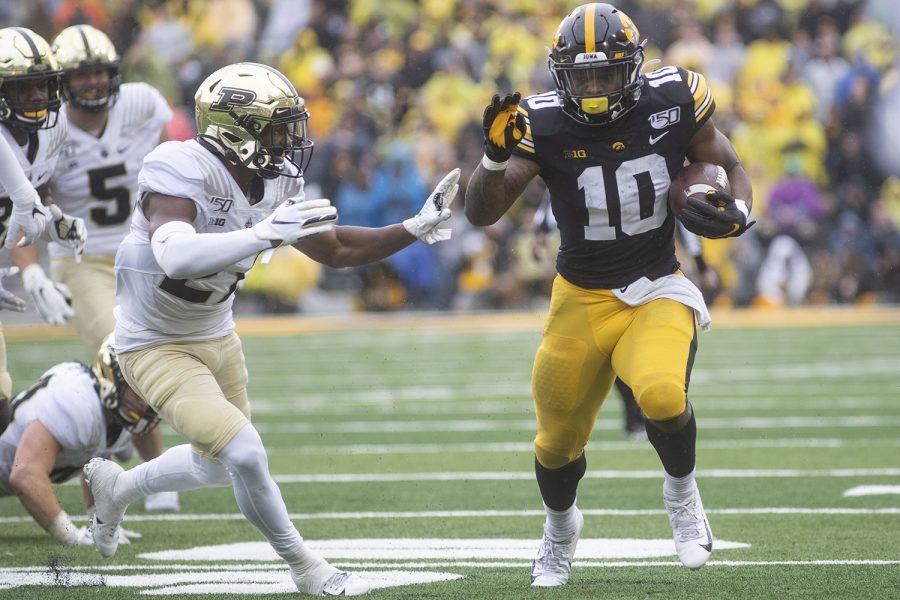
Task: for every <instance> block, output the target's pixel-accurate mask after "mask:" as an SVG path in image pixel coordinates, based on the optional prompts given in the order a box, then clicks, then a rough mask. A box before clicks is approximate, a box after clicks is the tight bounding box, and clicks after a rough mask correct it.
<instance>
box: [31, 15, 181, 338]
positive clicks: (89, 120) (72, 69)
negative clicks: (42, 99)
mask: <svg viewBox="0 0 900 600" xmlns="http://www.w3.org/2000/svg"><path fill="white" fill-rule="evenodd" d="M51 47H52V49H53V52H54V54H55V55H56V59H57V61H58V62H59V66H60V68H61V69H62V70H63V76H62V82H63V84H62V93H63V99H64V100H65V103H64V104H63V106H62V109H61V110H60V112H61V114H62V115H63V116H64V117H65V118H66V120H67V122H68V133H67V135H66V138H65V140H64V141H63V145H62V149H61V151H60V158H59V161H58V162H57V163H56V168H55V169H54V170H53V173H52V175H51V178H50V197H51V198H52V201H53V203H54V204H56V205H58V206H59V207H60V208H61V209H62V210H63V212H65V213H67V214H70V215H73V216H76V217H81V218H82V219H83V220H84V223H85V226H86V227H87V232H88V240H89V241H88V242H87V244H86V245H85V249H84V256H83V258H82V260H81V262H80V263H76V262H75V260H74V258H73V257H72V256H71V252H66V251H65V249H64V248H61V247H59V246H57V245H56V244H50V246H49V253H50V257H51V264H50V272H51V276H52V279H53V281H57V282H59V283H61V284H63V285H64V286H66V288H67V289H68V290H69V291H70V292H71V304H72V310H73V311H74V313H75V314H74V316H73V317H72V322H73V324H74V325H75V329H76V330H77V331H78V335H79V337H81V339H82V341H83V342H84V343H85V345H87V347H88V349H89V350H90V351H91V353H95V352H97V349H98V348H99V347H100V343H101V341H102V340H103V339H104V338H105V337H106V336H107V335H108V334H109V333H111V332H112V330H113V329H114V328H115V325H116V322H115V317H114V316H113V308H114V307H115V305H116V297H115V296H116V278H115V273H114V272H113V263H114V261H115V255H116V250H117V249H118V247H119V243H121V241H122V239H123V238H124V237H125V236H126V235H127V234H128V226H129V222H130V217H131V208H132V206H133V205H134V202H135V201H136V200H137V176H138V172H139V171H140V169H141V163H142V162H143V160H144V156H145V155H146V154H147V153H148V152H150V150H152V149H153V148H155V147H156V146H157V144H158V143H159V142H162V141H165V140H166V139H167V137H166V135H165V126H166V124H167V123H168V122H169V121H170V120H171V119H172V110H171V109H170V108H169V105H168V103H167V102H166V100H165V98H163V96H162V95H161V94H160V93H159V92H158V91H157V90H156V89H155V88H154V87H152V86H150V85H148V84H146V83H125V84H122V83H121V79H122V77H121V75H120V74H119V56H118V54H117V53H116V49H115V47H114V46H113V44H112V42H111V41H110V40H109V38H108V37H107V36H106V34H105V33H103V32H102V31H99V30H98V29H95V28H94V27H91V26H90V25H73V26H71V27H67V28H66V29H64V30H63V31H62V32H60V34H59V35H57V36H56V38H55V39H54V40H53V42H52V44H51ZM32 264H34V266H33V267H32V266H31V265H27V266H26V265H22V264H20V265H18V266H19V267H20V268H22V270H23V272H24V271H25V270H26V269H28V270H36V271H37V270H40V265H38V264H37V261H35V262H34V263H32ZM37 277H39V278H40V279H46V275H45V274H44V273H43V271H40V272H39V275H38V276H37ZM45 287H46V285H45ZM51 289H52V288H51ZM50 293H52V292H50ZM60 302H62V303H65V301H64V300H63V299H59V300H56V301H53V302H48V304H49V305H53V304H59V303H60ZM40 306H41V305H39V307H40ZM42 315H43V316H44V318H45V319H47V320H48V321H52V319H53V316H54V315H53V311H52V309H51V310H49V311H47V312H43V311H42Z"/></svg>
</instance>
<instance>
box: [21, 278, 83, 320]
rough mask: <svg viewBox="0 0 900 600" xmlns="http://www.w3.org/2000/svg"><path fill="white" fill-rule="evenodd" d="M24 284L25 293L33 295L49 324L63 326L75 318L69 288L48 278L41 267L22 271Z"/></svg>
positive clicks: (39, 310) (32, 297) (35, 302)
mask: <svg viewBox="0 0 900 600" xmlns="http://www.w3.org/2000/svg"><path fill="white" fill-rule="evenodd" d="M22 283H23V284H24V286H25V291H26V292H28V293H29V294H31V299H32V300H34V305H35V306H36V307H37V309H38V312H39V313H41V316H42V317H43V318H44V320H45V321H47V322H48V323H50V324H52V325H62V324H63V323H65V322H66V321H68V320H69V319H71V318H72V317H73V316H74V314H75V312H74V311H73V310H72V293H71V292H70V291H69V288H67V287H66V286H65V285H63V284H61V283H57V282H55V281H53V280H52V279H50V278H49V277H47V275H46V274H45V273H44V269H42V268H41V266H40V265H38V264H33V265H28V266H27V267H25V270H24V271H22Z"/></svg>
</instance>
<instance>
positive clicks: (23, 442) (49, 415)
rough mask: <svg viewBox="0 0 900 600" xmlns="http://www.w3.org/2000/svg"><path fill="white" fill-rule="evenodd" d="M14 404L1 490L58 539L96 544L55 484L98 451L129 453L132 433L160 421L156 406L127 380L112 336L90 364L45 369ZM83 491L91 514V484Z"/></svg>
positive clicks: (0, 441) (2, 447)
mask: <svg viewBox="0 0 900 600" xmlns="http://www.w3.org/2000/svg"><path fill="white" fill-rule="evenodd" d="M12 412H13V420H12V422H11V423H10V424H9V427H8V428H7V429H6V431H5V432H3V435H0V496H18V498H19V501H20V502H21V503H22V506H24V507H25V509H26V510H27V511H28V513H29V514H30V515H31V516H32V517H33V518H34V520H35V521H36V522H37V524H38V525H40V526H41V527H43V528H44V530H45V531H47V533H48V534H50V536H52V537H53V538H54V539H56V540H57V541H59V542H62V543H65V544H92V543H93V540H92V539H91V537H90V533H89V530H88V529H87V528H85V527H81V528H79V527H76V526H75V525H74V524H73V523H72V520H71V519H70V518H69V516H68V514H67V513H66V511H64V510H63V509H62V508H61V507H60V505H59V501H58V500H57V498H56V494H55V493H54V492H53V484H54V483H62V482H64V481H67V480H68V479H70V478H72V477H74V476H75V475H78V474H79V473H80V471H81V468H82V467H83V466H84V463H85V461H87V460H89V459H90V458H92V457H94V456H111V455H116V454H118V453H123V452H124V453H127V451H128V450H130V447H131V444H132V441H133V439H134V438H135V437H140V436H143V435H146V434H147V433H148V432H149V431H152V430H154V429H155V428H156V425H157V423H159V417H158V416H157V414H156V412H155V411H154V410H153V409H152V408H150V407H149V406H147V403H146V402H144V401H143V400H142V399H141V398H140V397H139V396H138V395H137V394H135V393H134V391H133V390H132V389H131V388H129V387H128V384H127V383H125V380H124V379H123V378H122V374H121V372H120V370H119V366H118V363H117V361H116V355H115V352H113V351H112V348H111V346H110V345H109V344H108V343H106V344H104V345H103V347H102V348H101V350H100V352H99V353H98V355H97V358H96V360H95V361H94V364H93V365H92V366H88V365H85V364H82V363H78V362H67V363H62V364H58V365H56V366H55V367H53V368H51V369H49V370H48V371H46V372H45V373H44V374H43V375H41V378H40V379H39V380H38V382H37V383H35V384H34V385H33V386H31V387H30V388H28V389H27V390H25V391H23V392H21V393H20V394H18V395H17V396H16V397H15V398H13V401H12ZM85 497H86V500H87V501H88V505H89V506H88V513H89V514H90V513H91V512H92V504H93V502H91V497H90V491H89V490H86V494H85ZM120 535H121V534H120ZM120 541H125V542H127V538H125V537H124V536H123V537H122V538H120Z"/></svg>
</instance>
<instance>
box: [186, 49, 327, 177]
mask: <svg viewBox="0 0 900 600" xmlns="http://www.w3.org/2000/svg"><path fill="white" fill-rule="evenodd" d="M194 102H195V105H196V116H197V131H198V132H199V133H198V135H197V140H198V141H199V142H200V143H201V144H203V145H204V146H206V147H207V148H208V149H209V150H211V151H213V152H216V153H217V154H219V155H221V156H222V157H224V158H225V160H227V161H228V162H230V163H232V164H235V165H240V166H243V167H246V168H248V169H253V170H255V171H259V174H260V175H261V176H263V177H265V178H266V179H274V178H276V177H280V176H285V177H300V176H301V175H302V174H303V169H304V168H305V167H306V165H307V164H308V163H309V159H310V158H311V156H312V149H313V142H312V140H310V139H309V138H308V137H307V134H306V122H307V120H308V119H309V112H307V110H306V106H305V105H304V102H303V98H301V97H300V96H299V95H298V94H297V90H296V89H294V85H293V84H292V83H291V82H290V81H289V80H288V78H287V77H285V76H284V75H282V74H281V73H280V72H279V71H277V70H276V69H273V68H272V67H268V66H266V65H261V64H258V63H249V62H244V63H235V64H232V65H228V66H226V67H222V68H221V69H219V70H218V71H216V72H215V73H213V74H212V75H210V76H209V77H207V78H206V80H205V81H204V82H203V83H201V84H200V87H199V89H198V90H197V94H196V95H195V96H194ZM297 153H299V157H298V156H297ZM286 162H288V163H290V164H292V165H293V166H294V167H295V169H294V172H291V170H289V169H285V163H286Z"/></svg>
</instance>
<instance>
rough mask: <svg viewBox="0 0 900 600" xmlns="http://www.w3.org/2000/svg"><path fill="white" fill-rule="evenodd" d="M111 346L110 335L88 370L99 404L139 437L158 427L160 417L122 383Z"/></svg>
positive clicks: (101, 345)
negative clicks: (94, 381) (92, 376)
mask: <svg viewBox="0 0 900 600" xmlns="http://www.w3.org/2000/svg"><path fill="white" fill-rule="evenodd" d="M112 342H113V335H112V334H109V335H108V336H107V337H106V339H104V340H103V343H102V344H100V351H99V352H98V353H97V358H96V360H94V364H93V365H92V366H91V370H92V371H93V372H94V377H95V378H96V380H97V386H98V393H99V394H100V402H101V403H103V406H104V407H106V409H107V410H109V412H110V413H111V414H112V416H113V419H114V420H115V421H116V422H117V423H118V424H119V425H121V426H122V427H124V428H125V429H127V430H128V431H130V432H131V434H132V435H134V436H135V437H142V436H144V435H147V434H148V433H149V432H150V431H151V430H152V429H153V428H154V427H156V426H157V425H158V424H159V415H158V414H156V411H155V410H153V408H151V407H150V406H149V405H148V404H147V403H146V402H145V401H144V400H143V399H142V398H141V397H140V396H138V395H137V393H136V392H135V391H134V390H132V389H131V387H130V386H129V385H128V383H127V382H126V381H125V377H124V376H123V375H122V369H121V368H120V367H119V360H118V359H117V358H116V351H115V350H114V349H113V347H112Z"/></svg>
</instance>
